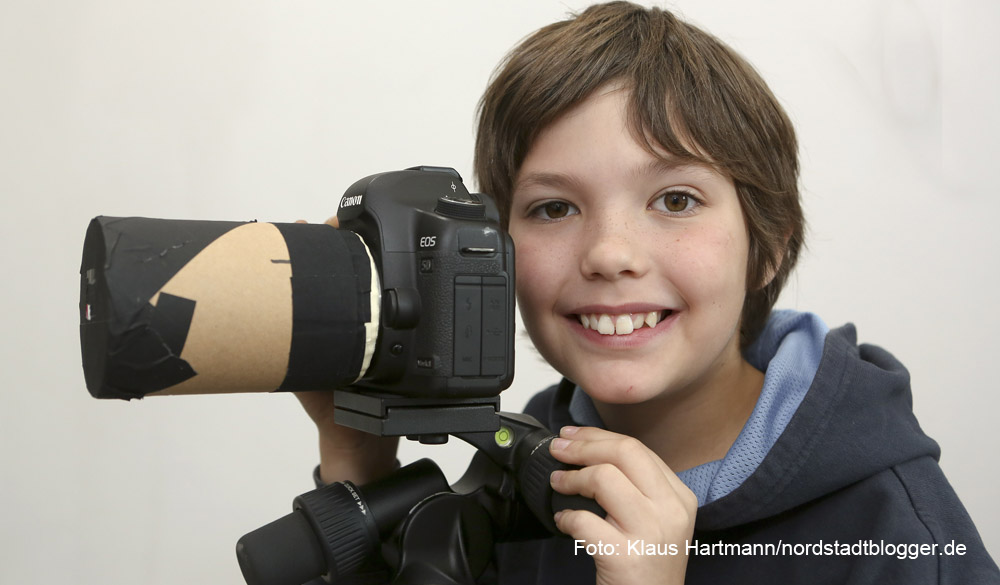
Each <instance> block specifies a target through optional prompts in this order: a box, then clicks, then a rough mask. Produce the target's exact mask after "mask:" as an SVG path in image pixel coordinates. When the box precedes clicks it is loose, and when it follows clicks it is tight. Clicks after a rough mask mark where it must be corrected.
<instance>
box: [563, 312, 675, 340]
mask: <svg viewBox="0 0 1000 585" xmlns="http://www.w3.org/2000/svg"><path fill="white" fill-rule="evenodd" d="M579 317H580V324H581V325H583V327H584V329H593V330H594V331H597V332H598V333H600V334H601V335H628V334H629V333H632V332H633V331H635V330H636V329H638V328H640V327H642V326H643V325H645V326H646V327H656V324H657V323H659V322H660V313H659V312H657V311H650V312H649V313H626V314H624V315H608V314H607V313H603V314H594V313H592V314H590V315H580V316H579Z"/></svg>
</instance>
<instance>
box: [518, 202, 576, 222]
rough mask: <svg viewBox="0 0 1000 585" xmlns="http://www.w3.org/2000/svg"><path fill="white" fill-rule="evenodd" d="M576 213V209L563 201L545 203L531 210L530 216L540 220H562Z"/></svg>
mask: <svg viewBox="0 0 1000 585" xmlns="http://www.w3.org/2000/svg"><path fill="white" fill-rule="evenodd" d="M576 213H577V212H576V208H574V207H573V206H572V205H570V204H569V203H566V202H565V201H546V202H545V203H542V204H541V205H539V206H538V207H535V208H534V209H532V210H531V214H530V215H533V216H535V217H538V218H540V219H563V218H565V217H569V216H570V215H575V214H576Z"/></svg>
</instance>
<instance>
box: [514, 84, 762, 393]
mask: <svg viewBox="0 0 1000 585" xmlns="http://www.w3.org/2000/svg"><path fill="white" fill-rule="evenodd" d="M627 97H628V96H627V93H625V91H622V90H608V89H603V90H599V91H598V92H596V93H595V94H594V95H593V96H591V97H590V98H588V99H587V100H586V101H584V102H583V103H582V104H580V105H579V106H577V107H576V108H574V109H573V110H571V111H570V112H568V113H567V114H566V115H565V116H563V117H561V118H560V119H558V120H557V121H556V122H555V123H553V124H552V125H551V126H549V127H547V128H546V129H545V130H544V131H542V132H541V133H540V134H539V136H538V138H537V139H536V141H535V142H534V144H533V145H532V147H531V150H530V151H529V152H528V155H527V157H526V158H525V160H524V164H523V165H522V167H521V169H520V172H519V173H518V176H517V180H516V184H515V188H514V194H513V201H512V209H511V215H510V234H511V237H512V238H513V239H514V243H515V246H516V250H517V254H516V257H517V293H518V302H519V304H520V308H521V315H522V317H523V319H524V322H525V326H526V327H527V329H528V332H529V334H530V335H531V338H532V340H533V341H534V342H535V345H536V347H537V348H538V350H539V351H540V352H541V353H542V355H543V356H544V357H545V359H546V360H548V361H549V363H551V364H552V365H553V366H554V367H555V368H556V369H557V370H559V371H560V372H561V373H562V374H563V375H565V376H566V377H568V378H570V379H571V380H573V381H574V382H576V383H577V384H579V385H580V386H582V387H583V388H584V389H585V390H586V391H587V393H588V394H590V395H591V397H593V398H594V399H595V400H596V401H597V402H598V404H600V403H601V402H605V403H612V404H632V403H639V402H645V401H647V400H650V399H652V398H656V397H661V396H662V397H667V396H674V397H675V398H679V397H680V396H681V395H684V394H686V393H688V392H694V391H697V390H698V389H699V388H702V387H704V386H705V385H706V384H713V382H715V383H719V382H722V381H723V380H724V379H725V377H726V374H727V373H731V372H733V371H734V370H733V368H735V367H737V366H738V365H739V363H740V362H741V357H740V352H739V324H740V312H741V310H742V308H743V299H744V296H745V293H746V266H747V254H748V247H749V241H748V236H747V230H746V226H745V224H744V220H743V214H742V211H741V208H740V203H739V200H738V199H737V195H736V190H735V187H734V186H733V183H732V181H731V180H730V179H728V178H727V177H725V176H723V175H721V174H719V173H718V172H716V171H714V170H712V169H711V168H709V167H705V166H700V165H682V164H680V163H676V164H670V163H668V162H664V160H662V159H660V158H657V157H655V156H653V155H651V154H650V153H649V152H647V151H646V150H644V149H643V148H642V147H641V146H640V145H639V144H638V143H637V142H636V141H635V140H634V139H633V137H632V136H631V134H630V133H629V130H628V128H627V126H626V121H625V118H624V112H625V103H626V102H625V100H626V98H627ZM667 160H668V161H669V159H667ZM650 314H652V316H653V317H654V319H655V321H656V322H655V326H653V327H650V326H649V316H650ZM640 319H641V320H640ZM581 320H585V321H587V322H588V326H586V327H585V325H584V324H583V323H581ZM595 321H596V323H595ZM637 325H638V327H637ZM595 329H596V330H595ZM609 329H610V330H614V331H615V333H612V334H607V333H608V331H609ZM629 331H632V332H631V333H629Z"/></svg>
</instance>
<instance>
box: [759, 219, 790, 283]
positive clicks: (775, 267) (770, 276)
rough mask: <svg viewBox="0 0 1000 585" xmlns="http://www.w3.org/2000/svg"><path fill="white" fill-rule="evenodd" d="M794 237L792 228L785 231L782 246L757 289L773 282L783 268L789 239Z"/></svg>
mask: <svg viewBox="0 0 1000 585" xmlns="http://www.w3.org/2000/svg"><path fill="white" fill-rule="evenodd" d="M791 237H792V230H790V229H789V230H788V231H787V232H785V237H784V238H783V239H782V240H783V241H782V244H781V247H780V248H778V249H777V250H776V251H775V254H774V258H773V259H772V262H771V263H770V265H769V266H768V267H767V270H766V272H764V274H763V275H761V279H760V282H758V283H757V287H756V290H761V289H763V288H765V287H766V286H767V285H769V284H771V281H772V280H774V277H775V276H777V275H778V271H779V270H781V265H782V264H784V263H785V251H786V250H788V240H789V239H791Z"/></svg>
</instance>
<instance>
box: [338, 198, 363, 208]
mask: <svg viewBox="0 0 1000 585" xmlns="http://www.w3.org/2000/svg"><path fill="white" fill-rule="evenodd" d="M361 198H362V196H361V195H355V196H353V197H344V199H343V200H342V201H341V202H340V206H341V207H353V206H355V205H361Z"/></svg>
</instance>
